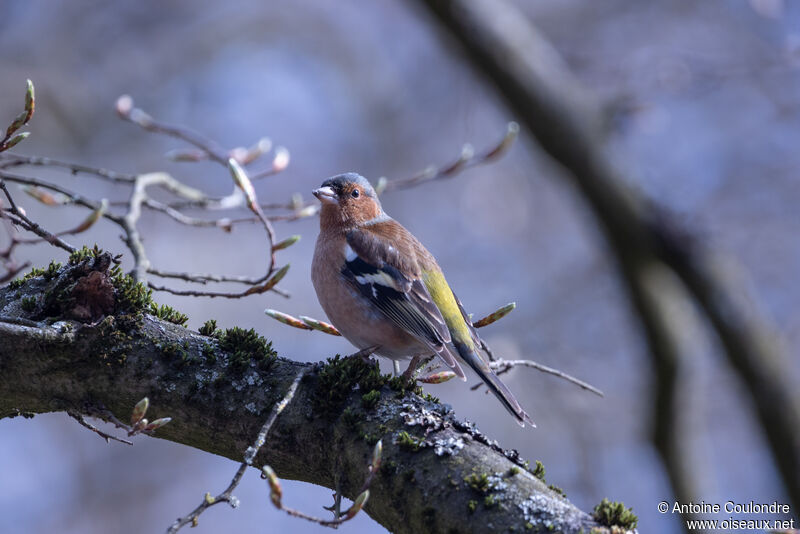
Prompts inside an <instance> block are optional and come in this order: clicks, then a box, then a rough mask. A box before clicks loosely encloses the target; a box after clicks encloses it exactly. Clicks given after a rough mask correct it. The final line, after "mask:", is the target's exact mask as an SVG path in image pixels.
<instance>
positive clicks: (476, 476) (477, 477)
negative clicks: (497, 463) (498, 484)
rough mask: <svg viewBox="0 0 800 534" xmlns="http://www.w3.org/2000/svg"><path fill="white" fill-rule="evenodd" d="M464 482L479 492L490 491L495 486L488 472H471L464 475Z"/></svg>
mask: <svg viewBox="0 0 800 534" xmlns="http://www.w3.org/2000/svg"><path fill="white" fill-rule="evenodd" d="M464 482H466V483H467V486H469V487H470V488H472V489H474V490H475V491H477V492H479V493H489V492H490V491H491V490H492V489H493V488H494V486H493V485H492V483H491V482H489V475H488V474H487V473H470V474H469V475H467V476H465V477H464Z"/></svg>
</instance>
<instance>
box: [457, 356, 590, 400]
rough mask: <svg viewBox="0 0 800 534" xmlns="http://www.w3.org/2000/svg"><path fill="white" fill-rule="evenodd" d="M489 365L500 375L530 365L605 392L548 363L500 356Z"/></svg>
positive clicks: (580, 385) (581, 386) (587, 388)
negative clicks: (507, 358)
mask: <svg viewBox="0 0 800 534" xmlns="http://www.w3.org/2000/svg"><path fill="white" fill-rule="evenodd" d="M489 367H491V368H492V369H495V370H496V372H497V374H498V375H502V374H504V373H507V372H508V371H510V370H511V369H513V368H514V367H530V368H532V369H536V370H537V371H541V372H543V373H547V374H549V375H553V376H556V377H558V378H561V379H562V380H566V381H567V382H571V383H572V384H575V385H576V386H578V387H580V388H581V389H585V390H586V391H591V392H592V393H594V394H595V395H598V396H600V397H602V396H603V392H602V391H600V390H599V389H597V388H596V387H594V386H592V385H591V384H588V383H586V382H584V381H583V380H580V379H578V378H575V377H574V376H572V375H569V374H567V373H565V372H564V371H559V370H558V369H554V368H553V367H548V366H547V365H543V364H541V363H538V362H535V361H533V360H504V359H502V358H500V359H497V360H494V361H492V362H489ZM482 385H483V383H482V382H481V383H480V384H475V385H474V386H472V388H471V389H473V390H475V389H478V388H479V387H480V386H482Z"/></svg>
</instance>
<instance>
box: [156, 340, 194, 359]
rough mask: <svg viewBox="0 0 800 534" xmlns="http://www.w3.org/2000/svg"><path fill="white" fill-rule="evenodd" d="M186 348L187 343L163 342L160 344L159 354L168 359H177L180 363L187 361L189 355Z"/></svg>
mask: <svg viewBox="0 0 800 534" xmlns="http://www.w3.org/2000/svg"><path fill="white" fill-rule="evenodd" d="M188 348H189V347H188V344H183V345H181V344H180V343H165V344H163V345H161V354H163V355H164V356H166V357H167V358H169V359H170V360H179V361H180V362H181V363H188V362H189V361H190V356H191V355H190V353H189V350H188Z"/></svg>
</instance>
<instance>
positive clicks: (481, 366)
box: [455, 343, 536, 428]
mask: <svg viewBox="0 0 800 534" xmlns="http://www.w3.org/2000/svg"><path fill="white" fill-rule="evenodd" d="M455 346H456V349H458V353H459V355H460V356H461V358H462V359H463V360H464V361H465V362H467V363H468V364H469V366H470V367H472V369H473V370H474V371H475V372H476V373H478V376H480V377H481V380H483V383H484V384H486V387H488V388H489V390H490V391H491V392H492V393H494V396H495V397H497V398H498V399H499V400H500V402H501V403H503V406H504V407H505V408H506V410H508V411H509V413H510V414H511V415H513V416H514V419H516V421H517V424H519V426H522V427H524V426H525V423H528V424H529V425H531V427H532V428H536V423H534V422H533V419H531V418H530V416H529V415H528V414H527V413H526V412H525V410H523V409H522V406H521V405H520V404H519V402H517V399H516V398H514V395H513V394H512V393H511V391H510V390H509V389H508V387H506V385H505V384H503V381H502V380H500V377H498V376H497V375H496V374H495V372H494V371H493V370H492V368H491V367H489V365H488V364H487V363H486V362H485V361H484V359H483V358H481V356H480V354H478V353H477V352H476V351H475V349H473V348H472V347H470V346H468V345H467V344H465V343H455Z"/></svg>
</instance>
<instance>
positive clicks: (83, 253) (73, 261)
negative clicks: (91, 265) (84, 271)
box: [68, 245, 103, 265]
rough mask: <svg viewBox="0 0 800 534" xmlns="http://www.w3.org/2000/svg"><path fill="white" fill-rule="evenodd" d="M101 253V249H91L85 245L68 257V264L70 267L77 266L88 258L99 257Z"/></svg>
mask: <svg viewBox="0 0 800 534" xmlns="http://www.w3.org/2000/svg"><path fill="white" fill-rule="evenodd" d="M102 253H103V249H101V248H100V247H98V246H97V245H95V246H94V247H93V248H89V247H87V246H86V245H83V246H82V247H81V248H80V249H78V250H75V251H74V252H72V253H71V254H70V255H69V261H68V263H69V264H70V265H78V264H79V263H81V262H82V261H84V260H88V259H90V258H92V259H94V258H96V257H98V256H100V255H101V254H102Z"/></svg>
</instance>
